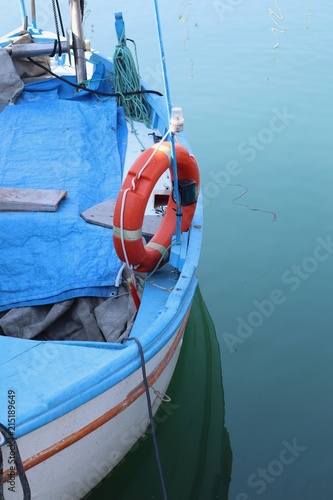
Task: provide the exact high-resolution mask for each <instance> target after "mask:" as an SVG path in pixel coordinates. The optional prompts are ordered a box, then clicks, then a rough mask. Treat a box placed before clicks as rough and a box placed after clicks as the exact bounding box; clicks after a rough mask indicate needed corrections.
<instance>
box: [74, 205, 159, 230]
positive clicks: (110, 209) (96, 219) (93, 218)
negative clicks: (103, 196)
mask: <svg viewBox="0 0 333 500" xmlns="http://www.w3.org/2000/svg"><path fill="white" fill-rule="evenodd" d="M115 206H116V200H107V201H104V202H103V203H100V204H99V205H95V206H94V207H91V208H89V209H88V210H85V211H84V212H83V213H82V214H81V216H82V217H83V219H84V220H85V221H86V222H89V223H90V224H97V225H98V226H103V227H108V228H112V227H113V213H114V208H115ZM162 219H163V216H162V215H161V214H155V215H145V216H144V219H143V226H142V234H143V236H148V237H152V236H153V235H154V234H155V233H156V231H157V229H158V227H159V225H160V224H161V222H162Z"/></svg>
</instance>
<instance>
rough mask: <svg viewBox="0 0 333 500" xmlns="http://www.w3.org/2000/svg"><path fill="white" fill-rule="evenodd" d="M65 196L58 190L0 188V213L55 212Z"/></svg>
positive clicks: (63, 192)
mask: <svg viewBox="0 0 333 500" xmlns="http://www.w3.org/2000/svg"><path fill="white" fill-rule="evenodd" d="M66 195H67V191H64V190H60V189H21V188H5V187H0V212H55V211H56V210H58V206H59V203H60V202H61V200H63V199H64V198H65V197H66Z"/></svg>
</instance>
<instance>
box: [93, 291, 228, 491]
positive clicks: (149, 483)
mask: <svg viewBox="0 0 333 500" xmlns="http://www.w3.org/2000/svg"><path fill="white" fill-rule="evenodd" d="M168 396H169V397H170V398H171V401H170V402H167V401H165V402H164V401H163V402H162V403H161V406H160V408H159V410H158V412H157V414H156V416H155V419H154V420H155V424H156V427H155V428H156V436H157V442H158V447H159V452H160V458H161V463H162V468H163V474H164V480H165V484H166V490H167V495H168V498H169V499H172V500H201V499H202V500H210V499H216V500H226V499H228V490H229V483H230V478H231V467H232V451H231V446H230V440H229V434H228V431H227V429H226V428H225V421H224V418H225V408H224V394H223V385H222V372H221V359H220V349H219V345H218V341H217V338H216V332H215V327H214V324H213V322H212V319H211V317H210V315H209V312H208V310H207V307H206V305H205V302H204V300H203V298H202V295H201V292H200V290H197V292H196V295H195V299H194V302H193V306H192V310H191V314H190V317H189V320H188V324H187V327H186V332H185V336H184V345H183V348H182V350H181V353H180V358H179V361H178V364H177V367H176V370H175V373H174V376H173V379H172V381H171V384H170V386H169V389H168ZM128 431H129V433H131V432H135V431H136V430H134V429H129V430H128ZM104 494H108V495H109V497H110V498H112V500H141V499H143V498H144V499H155V500H160V499H162V498H163V494H162V488H161V484H160V479H159V474H158V468H157V462H156V457H155V453H154V447H153V442H152V438H151V433H150V431H149V429H148V431H147V432H146V434H145V435H144V436H142V437H141V438H140V440H139V441H138V442H137V444H136V445H135V446H134V447H133V448H132V450H131V451H130V453H129V454H128V455H127V456H126V458H125V459H124V461H123V462H122V463H121V464H120V465H119V466H118V467H117V468H116V469H115V470H114V471H113V472H112V474H111V475H110V476H109V477H108V479H106V480H105V481H104V482H103V483H102V484H101V486H99V487H98V488H96V489H95V490H94V491H93V492H92V494H91V495H90V497H89V498H90V500H98V499H100V498H101V495H104Z"/></svg>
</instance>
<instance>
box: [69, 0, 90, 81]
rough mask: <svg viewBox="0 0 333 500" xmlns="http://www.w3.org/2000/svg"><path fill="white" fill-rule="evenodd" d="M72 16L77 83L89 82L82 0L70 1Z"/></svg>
mask: <svg viewBox="0 0 333 500" xmlns="http://www.w3.org/2000/svg"><path fill="white" fill-rule="evenodd" d="M70 16H71V27H72V37H73V50H74V59H75V71H76V79H77V83H81V82H84V81H85V80H87V68H86V58H85V41H84V38H83V28H82V14H81V7H80V0H70Z"/></svg>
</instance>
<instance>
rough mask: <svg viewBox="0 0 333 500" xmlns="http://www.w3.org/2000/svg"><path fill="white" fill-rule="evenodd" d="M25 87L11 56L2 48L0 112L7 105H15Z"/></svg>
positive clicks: (0, 61) (0, 51) (0, 55)
mask: <svg viewBox="0 0 333 500" xmlns="http://www.w3.org/2000/svg"><path fill="white" fill-rule="evenodd" d="M23 87H24V83H23V82H22V80H21V78H20V77H19V75H18V74H17V71H16V68H15V66H14V64H13V61H12V59H11V57H10V55H9V54H7V51H6V50H5V49H2V48H0V112H1V111H2V110H3V108H4V107H5V106H7V104H14V103H15V101H16V99H17V98H18V97H19V95H20V94H21V92H22V90H23Z"/></svg>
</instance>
